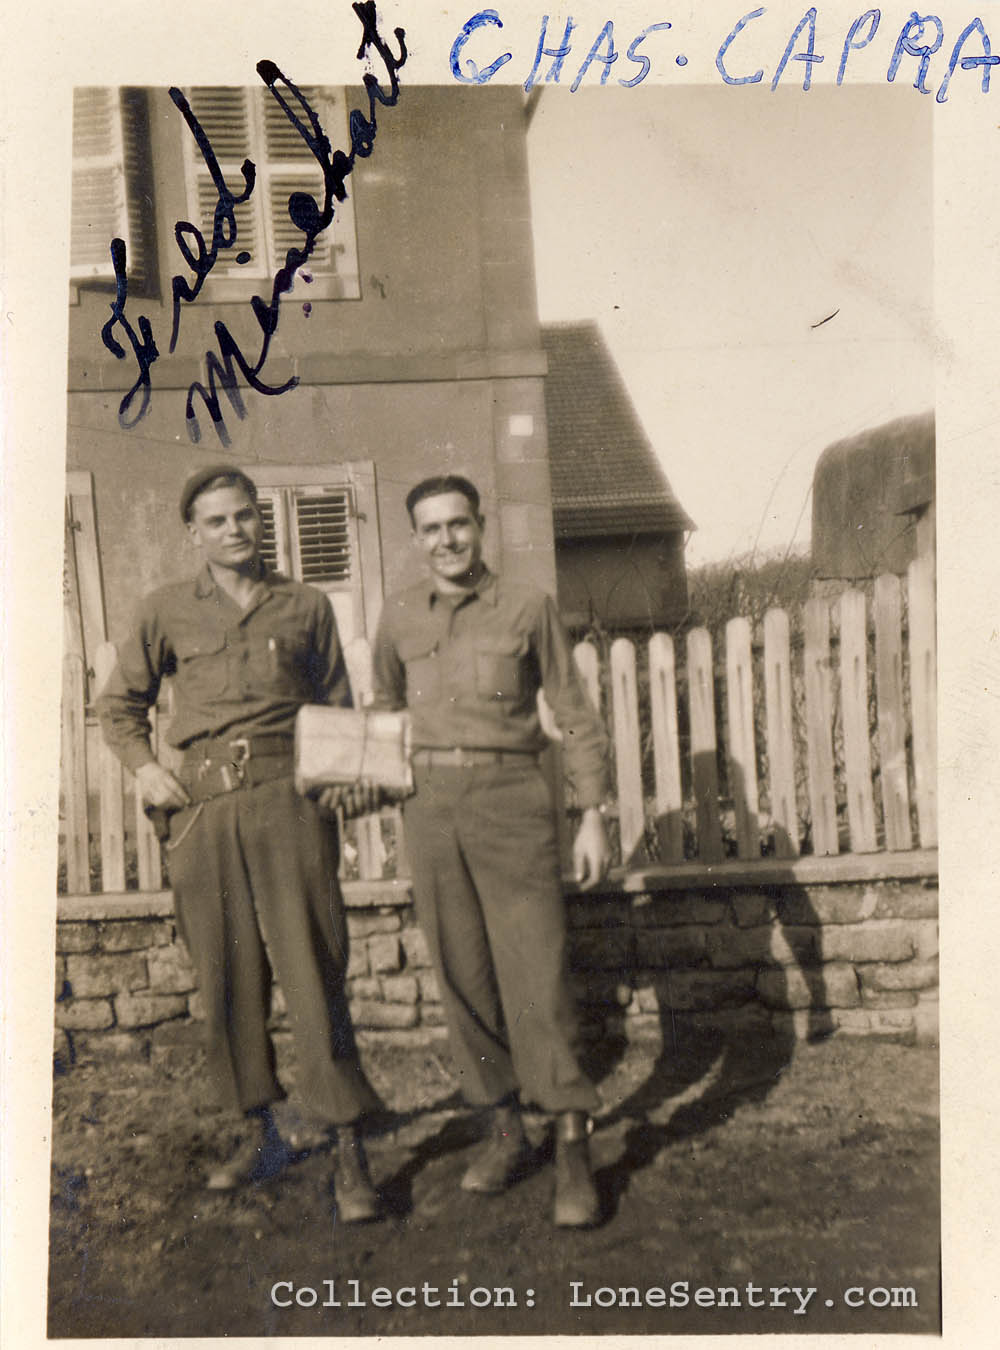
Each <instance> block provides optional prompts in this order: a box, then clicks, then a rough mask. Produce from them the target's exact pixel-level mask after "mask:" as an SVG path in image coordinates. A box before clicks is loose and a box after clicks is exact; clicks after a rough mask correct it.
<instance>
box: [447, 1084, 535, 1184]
mask: <svg viewBox="0 0 1000 1350" xmlns="http://www.w3.org/2000/svg"><path fill="white" fill-rule="evenodd" d="M530 1154H531V1148H530V1145H529V1144H528V1140H527V1136H526V1135H525V1133H524V1123H523V1121H522V1120H521V1108H520V1107H519V1105H518V1103H517V1100H516V1098H510V1099H508V1100H507V1101H504V1102H500V1103H499V1104H498V1105H496V1106H494V1108H493V1114H492V1118H491V1120H490V1128H489V1134H488V1135H487V1138H486V1142H485V1143H484V1144H483V1145H482V1146H481V1148H480V1149H479V1151H478V1153H477V1154H476V1156H475V1158H474V1159H473V1161H472V1163H471V1164H470V1166H469V1168H468V1170H467V1171H466V1173H465V1175H464V1176H463V1177H462V1183H461V1184H462V1190H463V1191H475V1192H476V1193H477V1194H478V1195H498V1194H499V1193H500V1192H501V1191H505V1190H506V1189H507V1187H508V1186H509V1185H510V1184H511V1182H512V1181H514V1180H515V1178H516V1177H517V1176H518V1174H519V1173H520V1172H522V1171H523V1170H524V1166H525V1163H526V1162H527V1161H528V1158H529V1157H530Z"/></svg>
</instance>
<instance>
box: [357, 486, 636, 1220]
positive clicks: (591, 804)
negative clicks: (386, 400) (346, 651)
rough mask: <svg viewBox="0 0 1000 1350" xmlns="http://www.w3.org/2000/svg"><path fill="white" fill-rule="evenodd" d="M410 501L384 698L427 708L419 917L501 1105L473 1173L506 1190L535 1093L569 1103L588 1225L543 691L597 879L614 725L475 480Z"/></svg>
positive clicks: (561, 1170)
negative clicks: (522, 577)
mask: <svg viewBox="0 0 1000 1350" xmlns="http://www.w3.org/2000/svg"><path fill="white" fill-rule="evenodd" d="M406 505H407V509H408V511H409V513H410V520H411V523H412V525H413V535H414V539H415V541H416V543H417V546H418V548H419V550H420V551H421V552H422V553H423V555H424V557H425V559H426V561H427V562H428V564H429V566H430V578H429V579H428V580H427V581H425V582H421V583H420V584H419V585H416V586H413V587H411V588H409V589H407V590H404V591H402V592H400V593H399V594H397V595H394V596H391V597H390V598H389V599H388V600H387V601H386V603H385V606H384V608H383V611H382V618H381V621H380V624H379V629H378V634H377V636H376V640H375V650H374V673H375V706H377V707H384V708H403V707H407V708H409V710H410V717H411V724H412V739H413V745H414V747H415V749H414V752H413V769H414V780H415V787H416V792H415V795H414V796H413V797H411V798H410V799H409V800H408V801H407V803H406V805H405V808H404V815H405V822H406V843H407V853H408V855H409V860H410V865H411V869H412V873H413V888H414V898H415V903H416V910H417V917H418V919H419V921H420V924H421V926H422V928H423V930H424V932H425V935H426V937H427V941H428V946H429V948H430V952H431V956H432V959H433V961H434V965H435V968H436V972H437V976H438V980H439V983H440V985H441V997H442V1001H443V1004H444V1009H445V1014H446V1018H447V1022H448V1028H449V1037H450V1044H451V1049H452V1053H453V1055H454V1058H455V1060H456V1064H457V1067H458V1069H459V1071H460V1073H461V1080H462V1087H463V1091H464V1092H465V1094H466V1096H467V1097H468V1098H469V1100H470V1101H471V1102H473V1103H474V1104H477V1105H480V1106H488V1107H490V1108H492V1112H491V1124H490V1129H489V1133H488V1137H487V1140H486V1142H485V1145H484V1147H483V1148H482V1149H481V1150H480V1151H479V1153H478V1154H477V1156H476V1157H475V1159H474V1160H473V1162H472V1164H471V1166H470V1167H469V1169H468V1170H467V1172H466V1173H465V1175H464V1177H463V1178H462V1183H461V1184H462V1186H463V1188H464V1189H466V1190H469V1191H478V1192H482V1193H490V1192H496V1191H501V1190H503V1189H504V1188H505V1187H506V1186H508V1185H509V1184H510V1183H511V1182H512V1181H513V1180H515V1179H516V1177H517V1176H518V1174H519V1173H520V1172H522V1171H523V1168H524V1166H525V1163H526V1160H527V1157H528V1155H529V1149H528V1145H527V1141H526V1137H525V1133H524V1129H523V1125H522V1122H521V1116H520V1111H519V1106H518V1098H519V1096H520V1097H523V1098H525V1099H528V1100H532V1101H534V1102H536V1103H537V1104H538V1105H539V1106H541V1107H542V1108H543V1109H544V1110H546V1111H549V1112H552V1113H553V1114H554V1115H555V1116H556V1169H555V1171H556V1185H555V1222H556V1224H557V1225H559V1226H563V1227H584V1226H586V1225H589V1224H592V1223H594V1222H596V1220H597V1219H598V1217H599V1207H598V1199H597V1195H596V1192H595V1189H594V1185H593V1180H592V1177H591V1174H590V1162H589V1156H588V1142H587V1128H588V1123H589V1122H588V1114H589V1113H590V1112H591V1111H593V1109H594V1108H595V1106H596V1105H597V1102H598V1098H597V1094H596V1092H595V1090H594V1087H593V1085H592V1084H591V1083H590V1081H589V1080H588V1079H587V1077H586V1076H585V1074H584V1073H583V1071H582V1070H581V1068H580V1064H579V1060H578V1055H577V1027H576V1019H575V1011H574V1007H573V1002H572V998H571V994H570V990H569V988H568V984H567V978H566V960H565V951H566V921H565V912H564V901H563V894H562V884H561V875H560V859H559V852H558V848H557V843H556V821H555V814H554V810H553V803H552V800H551V796H550V792H549V788H548V784H547V782H546V780H545V778H544V777H543V774H542V770H541V768H540V766H539V762H538V761H539V754H540V752H541V751H542V750H543V749H544V747H545V745H546V740H545V737H544V735H543V734H542V730H541V727H540V723H539V716H538V708H537V694H538V691H539V689H540V688H541V689H544V692H545V696H546V699H547V701H548V703H549V705H550V707H551V708H552V710H553V713H554V716H555V720H556V723H557V725H558V726H559V727H560V729H561V731H562V733H563V745H564V748H565V759H566V767H567V772H568V774H569V777H570V779H571V780H572V781H573V783H574V786H575V789H576V794H577V800H578V802H579V805H580V806H581V807H582V809H583V817H582V822H581V825H580V830H579V833H578V835H577V838H576V842H575V845H574V862H575V865H576V871H577V879H578V881H580V883H581V884H582V885H583V886H584V887H589V886H594V885H597V884H598V883H599V882H600V881H601V879H602V878H603V877H604V875H605V874H606V871H607V867H608V861H609V853H608V845H607V839H606V835H605V831H604V823H603V819H602V815H601V804H602V802H603V800H604V798H605V797H606V795H607V791H608V781H607V768H606V763H607V737H606V734H605V732H604V728H603V727H602V726H601V724H600V722H599V720H598V718H597V716H596V714H595V712H594V711H593V709H592V708H591V706H590V704H589V702H588V700H587V698H586V695H585V693H584V691H583V688H582V686H581V684H580V682H579V680H578V678H577V675H576V670H575V667H574V664H573V659H572V654H571V652H570V648H569V645H568V642H567V640H566V636H565V633H564V631H563V629H562V627H561V625H560V622H559V619H558V615H557V613H556V610H555V606H554V604H553V602H552V600H551V598H550V597H549V596H547V595H545V594H544V593H543V592H542V591H540V590H538V589H537V588H536V587H533V586H528V585H522V584H516V583H513V582H508V581H507V580H505V579H504V578H503V577H502V576H496V575H494V574H493V573H492V572H491V571H490V569H489V568H488V567H487V566H486V564H485V563H484V562H483V558H482V547H483V529H484V520H483V517H482V515H481V514H480V511H479V494H478V492H477V490H476V488H475V487H474V486H473V484H472V483H470V482H469V481H468V480H467V479H465V478H462V477H459V476H458V475H446V476H444V477H438V478H431V479H426V480H425V481H424V482H422V483H418V484H417V486H416V487H414V488H413V489H412V491H411V492H410V493H409V496H408V497H407V501H406Z"/></svg>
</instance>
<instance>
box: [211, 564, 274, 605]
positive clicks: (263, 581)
mask: <svg viewBox="0 0 1000 1350" xmlns="http://www.w3.org/2000/svg"><path fill="white" fill-rule="evenodd" d="M273 576H274V574H273V573H272V572H271V571H270V570H269V569H268V566H267V563H266V562H263V561H262V562H261V565H260V577H259V578H258V581H257V585H258V586H263V587H264V588H265V590H267V591H268V592H270V590H271V587H272V584H273ZM215 592H216V584H215V578H214V577H213V576H212V572H211V569H210V568H209V565H208V563H205V565H204V567H202V569H201V571H200V572H199V573H198V575H197V576H196V577H195V580H194V593H195V595H196V596H197V597H198V599H199V600H207V599H208V598H209V596H212V595H214V594H215Z"/></svg>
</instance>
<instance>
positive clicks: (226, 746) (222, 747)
mask: <svg viewBox="0 0 1000 1350" xmlns="http://www.w3.org/2000/svg"><path fill="white" fill-rule="evenodd" d="M294 744H295V736H294V734H293V733H292V732H291V731H262V732H260V733H259V734H258V735H256V736H232V737H228V736H219V737H213V738H211V739H206V740H201V741H195V742H194V744H193V745H189V746H188V747H187V748H186V749H185V751H184V758H185V760H194V761H195V762H197V761H198V760H204V759H210V760H215V759H218V760H226V761H227V762H231V763H237V764H243V763H245V762H246V761H247V760H248V759H257V758H258V757H259V756H260V755H290V754H291V753H292V748H293V746H294Z"/></svg>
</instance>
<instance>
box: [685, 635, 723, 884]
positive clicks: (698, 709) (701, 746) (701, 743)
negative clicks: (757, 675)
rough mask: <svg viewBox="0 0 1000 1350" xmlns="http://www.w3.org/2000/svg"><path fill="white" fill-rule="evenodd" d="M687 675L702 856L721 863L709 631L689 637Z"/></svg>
mask: <svg viewBox="0 0 1000 1350" xmlns="http://www.w3.org/2000/svg"><path fill="white" fill-rule="evenodd" d="M687 674H688V707H689V710H690V722H691V771H692V778H693V782H694V805H695V825H696V829H697V832H698V857H699V858H700V859H701V860H702V861H703V862H718V861H720V860H721V858H722V857H723V853H724V850H723V847H722V823H721V821H720V819H719V770H718V766H717V764H716V760H715V755H716V736H715V687H714V680H713V674H712V638H711V636H710V634H709V632H708V629H707V628H693V629H692V630H691V631H690V632H689V633H688V635H687Z"/></svg>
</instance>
